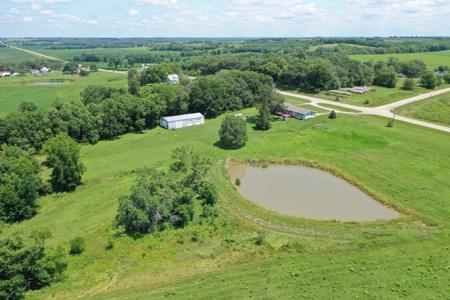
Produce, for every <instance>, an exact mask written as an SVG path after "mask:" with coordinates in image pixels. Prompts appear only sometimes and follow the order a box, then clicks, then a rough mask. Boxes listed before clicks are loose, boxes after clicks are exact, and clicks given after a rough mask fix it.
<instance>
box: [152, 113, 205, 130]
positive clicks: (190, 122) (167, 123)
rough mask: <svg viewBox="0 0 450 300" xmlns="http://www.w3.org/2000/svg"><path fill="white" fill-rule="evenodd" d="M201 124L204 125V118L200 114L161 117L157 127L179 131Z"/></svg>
mask: <svg viewBox="0 0 450 300" xmlns="http://www.w3.org/2000/svg"><path fill="white" fill-rule="evenodd" d="M202 124H205V117H204V116H203V115H202V114H201V113H194V114H187V115H179V116H172V117H163V118H161V120H160V121H159V125H160V126H161V127H164V128H166V129H180V128H184V127H190V126H196V125H202Z"/></svg>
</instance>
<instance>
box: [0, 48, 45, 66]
mask: <svg viewBox="0 0 450 300" xmlns="http://www.w3.org/2000/svg"><path fill="white" fill-rule="evenodd" d="M37 58H39V56H35V55H33V54H30V53H26V52H24V51H20V50H16V49H12V48H8V47H0V65H2V64H8V63H20V62H22V61H24V60H34V59H37Z"/></svg>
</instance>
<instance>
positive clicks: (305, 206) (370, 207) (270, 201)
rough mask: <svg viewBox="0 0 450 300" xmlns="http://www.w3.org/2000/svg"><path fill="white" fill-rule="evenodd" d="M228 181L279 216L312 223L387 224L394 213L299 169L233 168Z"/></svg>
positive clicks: (328, 177)
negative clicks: (372, 222)
mask: <svg viewBox="0 0 450 300" xmlns="http://www.w3.org/2000/svg"><path fill="white" fill-rule="evenodd" d="M230 175H231V179H232V180H233V184H235V182H236V179H237V178H239V180H240V185H239V186H236V187H237V189H238V191H239V192H240V194H241V195H242V196H244V198H246V199H248V200H250V201H251V202H253V203H255V204H258V205H260V206H262V207H264V208H266V209H269V210H273V211H276V212H278V213H280V214H284V215H289V216H297V217H303V218H308V219H316V220H339V221H376V220H391V219H395V218H396V217H398V213H397V212H396V211H394V210H392V209H390V208H388V207H386V206H384V205H382V204H381V203H380V202H377V201H376V200H374V199H373V198H371V197H370V196H368V195H367V194H365V193H363V192H362V191H361V190H359V189H358V188H356V187H355V186H353V185H351V184H350V183H348V182H347V181H345V180H343V179H341V178H338V177H336V176H334V175H332V174H330V173H327V172H325V171H322V170H318V169H314V168H309V167H303V166H281V165H270V166H268V167H267V168H259V167H253V166H246V165H237V166H233V167H231V168H230Z"/></svg>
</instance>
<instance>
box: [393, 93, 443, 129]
mask: <svg viewBox="0 0 450 300" xmlns="http://www.w3.org/2000/svg"><path fill="white" fill-rule="evenodd" d="M397 113H399V114H400V115H403V116H407V117H412V118H416V119H422V120H426V121H430V122H434V123H439V124H444V125H450V93H447V94H444V95H440V96H436V97H433V98H430V99H427V100H423V101H419V102H415V103H411V104H408V105H405V106H402V107H400V108H399V109H397Z"/></svg>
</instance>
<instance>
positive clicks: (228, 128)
mask: <svg viewBox="0 0 450 300" xmlns="http://www.w3.org/2000/svg"><path fill="white" fill-rule="evenodd" d="M219 138H220V145H221V146H222V147H224V148H226V149H239V148H242V147H244V146H245V144H246V142H247V139H248V137H247V124H246V123H245V121H244V120H242V119H241V118H239V117H235V116H226V117H225V119H224V120H223V121H222V125H221V126H220V130H219Z"/></svg>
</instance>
